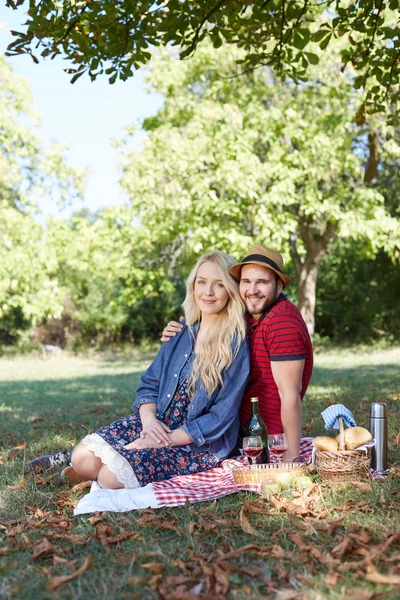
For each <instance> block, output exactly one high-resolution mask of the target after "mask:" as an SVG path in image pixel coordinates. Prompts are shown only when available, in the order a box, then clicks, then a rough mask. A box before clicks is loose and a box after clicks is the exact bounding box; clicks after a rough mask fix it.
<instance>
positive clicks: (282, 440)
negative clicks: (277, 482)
mask: <svg viewBox="0 0 400 600" xmlns="http://www.w3.org/2000/svg"><path fill="white" fill-rule="evenodd" d="M268 447H269V450H270V453H271V454H272V455H273V456H274V457H276V461H277V462H278V463H281V462H282V461H283V457H284V455H285V452H286V450H287V449H288V443H287V440H286V435H285V434H284V433H272V434H270V435H269V436H268Z"/></svg>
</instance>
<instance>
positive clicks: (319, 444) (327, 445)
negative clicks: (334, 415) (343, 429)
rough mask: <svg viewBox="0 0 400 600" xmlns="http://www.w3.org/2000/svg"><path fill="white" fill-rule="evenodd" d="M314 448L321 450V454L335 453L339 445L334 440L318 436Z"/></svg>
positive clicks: (325, 436)
mask: <svg viewBox="0 0 400 600" xmlns="http://www.w3.org/2000/svg"><path fill="white" fill-rule="evenodd" d="M314 448H316V449H317V450H322V451H323V452H337V451H338V450H339V444H338V443H337V441H336V440H335V439H334V438H331V437H328V436H327V435H319V436H318V437H316V438H315V440H314Z"/></svg>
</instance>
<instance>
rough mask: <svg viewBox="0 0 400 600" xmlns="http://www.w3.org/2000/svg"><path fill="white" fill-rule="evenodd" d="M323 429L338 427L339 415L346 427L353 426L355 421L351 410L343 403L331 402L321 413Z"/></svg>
mask: <svg viewBox="0 0 400 600" xmlns="http://www.w3.org/2000/svg"><path fill="white" fill-rule="evenodd" d="M321 416H322V418H323V419H324V422H325V429H339V417H342V418H343V421H344V423H345V424H346V425H347V427H355V426H356V422H355V420H354V417H353V415H352V413H351V411H350V410H349V409H348V408H346V407H345V405H344V404H332V405H331V406H328V408H326V409H325V410H324V411H322V413H321Z"/></svg>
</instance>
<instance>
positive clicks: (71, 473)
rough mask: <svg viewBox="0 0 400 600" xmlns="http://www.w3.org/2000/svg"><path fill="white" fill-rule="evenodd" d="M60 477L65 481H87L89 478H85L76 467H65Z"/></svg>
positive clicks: (73, 482) (74, 482)
mask: <svg viewBox="0 0 400 600" xmlns="http://www.w3.org/2000/svg"><path fill="white" fill-rule="evenodd" d="M60 479H61V481H62V482H63V483H72V484H74V485H75V484H76V483H82V482H83V481H87V479H83V478H82V477H81V476H80V475H78V473H77V472H76V471H75V469H74V467H72V466H70V467H65V469H63V470H62V471H61V475H60Z"/></svg>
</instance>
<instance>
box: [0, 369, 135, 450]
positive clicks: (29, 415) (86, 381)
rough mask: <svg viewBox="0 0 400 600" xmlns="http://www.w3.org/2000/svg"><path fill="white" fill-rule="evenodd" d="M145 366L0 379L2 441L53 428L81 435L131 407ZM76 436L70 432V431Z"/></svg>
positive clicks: (32, 436) (8, 442) (14, 440)
mask: <svg viewBox="0 0 400 600" xmlns="http://www.w3.org/2000/svg"><path fill="white" fill-rule="evenodd" d="M141 374H142V371H133V372H132V373H129V374H117V375H104V374H101V375H93V376H85V377H74V378H71V379H48V380H46V381H26V380H25V381H9V382H1V383H0V440H1V446H2V447H3V448H4V447H5V446H7V445H13V444H17V443H20V442H21V441H23V440H27V441H29V440H35V439H37V440H38V439H39V438H40V436H42V435H44V436H47V435H48V434H49V433H50V432H53V433H59V434H65V433H66V431H69V432H70V433H72V434H73V435H72V437H73V438H78V439H80V438H81V437H83V436H84V435H85V429H86V432H87V430H88V429H90V430H93V429H94V430H95V429H98V428H99V427H101V426H103V425H106V424H107V423H110V422H112V421H114V420H116V419H119V418H121V417H123V416H125V415H127V414H129V413H130V412H131V406H132V404H133V402H134V400H135V390H136V388H137V386H138V384H139V380H140V376H141ZM70 437H71V435H70Z"/></svg>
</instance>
